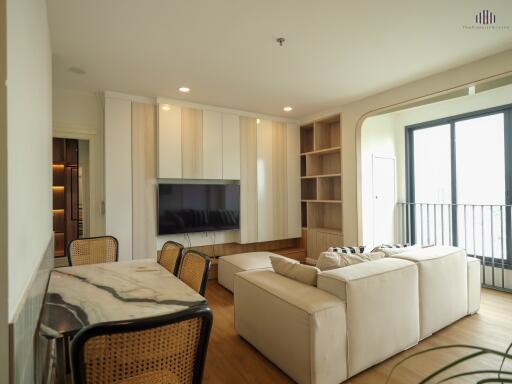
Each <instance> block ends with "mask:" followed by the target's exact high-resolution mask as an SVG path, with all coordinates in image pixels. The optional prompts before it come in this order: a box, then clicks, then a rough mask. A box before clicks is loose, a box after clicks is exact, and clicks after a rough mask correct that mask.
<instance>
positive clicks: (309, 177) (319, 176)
mask: <svg viewBox="0 0 512 384" xmlns="http://www.w3.org/2000/svg"><path fill="white" fill-rule="evenodd" d="M321 177H341V173H331V174H330V175H310V176H301V178H302V179H316V178H321Z"/></svg>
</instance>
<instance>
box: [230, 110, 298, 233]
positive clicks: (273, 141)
mask: <svg viewBox="0 0 512 384" xmlns="http://www.w3.org/2000/svg"><path fill="white" fill-rule="evenodd" d="M240 121H241V124H240V126H241V147H242V152H241V165H242V166H241V175H240V176H241V177H240V186H241V212H240V214H241V221H240V223H241V225H240V227H241V230H240V242H241V243H251V242H256V241H258V242H261V241H272V240H279V239H286V238H295V237H301V222H300V162H299V156H300V133H299V129H298V127H297V126H296V125H295V124H286V123H281V122H275V121H270V120H265V119H260V121H259V123H256V119H251V118H246V117H242V118H241V119H240Z"/></svg>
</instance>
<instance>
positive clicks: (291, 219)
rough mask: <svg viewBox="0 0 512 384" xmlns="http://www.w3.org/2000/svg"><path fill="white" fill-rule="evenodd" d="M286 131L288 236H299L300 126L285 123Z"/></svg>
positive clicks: (300, 230)
mask: <svg viewBox="0 0 512 384" xmlns="http://www.w3.org/2000/svg"><path fill="white" fill-rule="evenodd" d="M286 129H287V132H286V168H287V176H288V178H287V186H286V188H287V193H286V195H287V199H288V201H287V204H288V212H287V213H288V223H287V225H288V237H290V238H294V237H301V235H302V224H301V214H300V211H301V206H300V128H299V126H298V125H297V124H291V123H288V124H287V127H286Z"/></svg>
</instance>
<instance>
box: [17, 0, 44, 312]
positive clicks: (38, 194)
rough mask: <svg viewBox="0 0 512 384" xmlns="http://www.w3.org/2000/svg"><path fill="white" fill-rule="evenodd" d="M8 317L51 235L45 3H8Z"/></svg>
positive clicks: (25, 0)
mask: <svg viewBox="0 0 512 384" xmlns="http://www.w3.org/2000/svg"><path fill="white" fill-rule="evenodd" d="M7 129H8V131H7V132H8V138H7V146H8V149H7V152H8V153H7V156H8V177H7V185H8V264H9V268H8V269H9V318H11V319H12V318H13V315H14V314H15V311H16V309H17V307H18V304H19V302H20V300H21V299H22V297H23V293H24V291H25V289H26V288H27V286H28V284H29V283H30V280H31V278H32V276H33V274H34V272H35V270H36V268H37V267H38V266H39V263H40V261H41V259H42V257H43V255H44V252H45V250H46V248H47V246H48V242H49V241H50V239H51V236H52V216H51V210H52V195H51V158H52V151H51V137H52V63H51V48H50V35H49V29H48V20H47V13H46V1H44V0H8V1H7Z"/></svg>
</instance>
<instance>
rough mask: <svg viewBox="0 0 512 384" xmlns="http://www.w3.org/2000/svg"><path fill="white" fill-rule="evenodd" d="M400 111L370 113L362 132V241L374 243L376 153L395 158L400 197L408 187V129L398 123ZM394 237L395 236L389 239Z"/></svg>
mask: <svg viewBox="0 0 512 384" xmlns="http://www.w3.org/2000/svg"><path fill="white" fill-rule="evenodd" d="M395 115H396V113H391V114H385V115H380V116H374V117H370V118H368V119H366V120H365V122H364V125H363V130H362V132H361V184H362V187H361V188H362V190H361V196H362V200H363V201H362V215H363V238H362V242H361V244H364V245H366V246H374V245H376V244H374V240H373V239H374V233H373V230H374V225H373V215H374V213H373V204H374V200H373V199H374V197H373V182H372V180H373V167H372V164H373V158H374V157H375V156H379V157H388V158H393V159H395V164H397V166H396V169H395V177H396V183H397V185H396V186H397V189H396V190H397V198H398V200H403V198H404V197H405V196H404V195H403V191H404V188H405V186H404V185H405V184H404V180H405V169H404V168H403V166H402V165H403V164H404V154H405V151H404V146H405V135H404V130H403V129H400V127H399V126H397V125H396V118H395ZM389 241H390V242H391V241H394V240H393V239H390V240H389Z"/></svg>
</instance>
